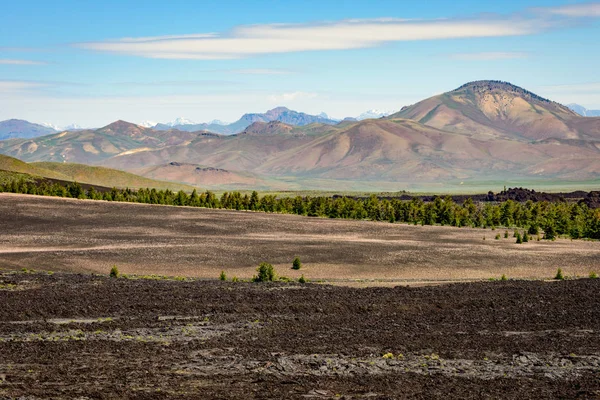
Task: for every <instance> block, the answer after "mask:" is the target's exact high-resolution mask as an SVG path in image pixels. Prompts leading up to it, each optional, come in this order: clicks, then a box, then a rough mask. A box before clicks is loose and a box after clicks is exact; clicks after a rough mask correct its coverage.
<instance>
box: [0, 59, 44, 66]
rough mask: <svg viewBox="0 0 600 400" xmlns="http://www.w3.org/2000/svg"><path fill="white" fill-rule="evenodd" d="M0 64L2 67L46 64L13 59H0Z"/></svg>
mask: <svg viewBox="0 0 600 400" xmlns="http://www.w3.org/2000/svg"><path fill="white" fill-rule="evenodd" d="M0 64H3V65H46V64H47V63H45V62H42V61H32V60H14V59H7V58H0Z"/></svg>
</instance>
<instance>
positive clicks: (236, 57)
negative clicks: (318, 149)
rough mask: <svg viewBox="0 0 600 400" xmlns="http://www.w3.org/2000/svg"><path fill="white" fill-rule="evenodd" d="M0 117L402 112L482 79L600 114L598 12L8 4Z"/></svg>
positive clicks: (578, 6)
mask: <svg viewBox="0 0 600 400" xmlns="http://www.w3.org/2000/svg"><path fill="white" fill-rule="evenodd" d="M2 12H3V24H2V25H0V120H2V119H8V118H23V119H27V120H30V121H34V122H49V123H53V124H56V125H59V126H61V125H67V124H71V123H77V124H80V125H83V126H90V127H92V126H102V125H105V124H107V123H110V122H112V121H114V120H116V119H124V120H128V121H132V122H138V123H139V122H142V121H146V120H151V121H155V122H165V121H169V120H172V119H174V118H176V117H179V116H183V117H186V118H188V119H191V120H194V121H198V122H203V121H208V120H212V119H221V120H225V121H234V120H236V119H237V118H239V116H240V115H241V114H243V113H245V112H264V111H266V110H267V109H270V108H273V107H275V106H278V105H285V106H288V107H290V108H293V109H297V110H300V111H305V112H309V113H319V112H326V113H328V114H329V115H331V116H333V117H338V118H342V117H345V116H356V115H358V114H360V113H361V112H363V111H366V110H367V109H372V108H378V109H387V110H397V109H400V108H401V107H402V106H404V105H409V104H412V103H414V102H416V101H419V100H421V99H423V98H426V97H429V96H431V95H434V94H437V93H441V92H444V91H448V90H452V89H454V88H455V87H458V86H460V85H461V84H463V83H465V82H468V81H472V80H478V79H499V80H506V81H510V82H512V83H515V84H517V85H519V86H522V87H525V88H527V89H529V90H532V91H535V92H537V93H538V94H540V95H542V96H544V97H548V98H551V99H553V100H556V101H560V102H563V103H570V102H576V103H579V104H582V105H584V106H586V107H587V108H591V109H593V108H597V109H600V73H598V65H599V62H600V44H599V40H598V38H600V2H580V1H503V2H482V1H456V2H448V1H428V2H413V1H411V2H403V1H368V2H367V1H344V2H340V1H324V0H321V1H302V2H292V1H260V2H259V1H254V2H253V1H220V2H214V1H196V2H190V1H168V2H167V1H160V2H159V1H127V2H123V1H102V2H99V1H98V2H91V1H48V0H46V1H26V0H23V1H18V2H13V1H4V2H3V4H2Z"/></svg>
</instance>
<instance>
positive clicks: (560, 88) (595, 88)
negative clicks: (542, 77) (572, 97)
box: [541, 82, 600, 94]
mask: <svg viewBox="0 0 600 400" xmlns="http://www.w3.org/2000/svg"><path fill="white" fill-rule="evenodd" d="M541 88H542V89H543V90H544V91H545V92H547V93H556V94H585V93H594V94H600V82H588V83H573V84H565V85H547V86H541Z"/></svg>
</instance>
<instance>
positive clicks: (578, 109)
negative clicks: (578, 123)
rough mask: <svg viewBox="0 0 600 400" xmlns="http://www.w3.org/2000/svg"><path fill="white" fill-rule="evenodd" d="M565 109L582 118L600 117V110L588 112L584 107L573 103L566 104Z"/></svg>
mask: <svg viewBox="0 0 600 400" xmlns="http://www.w3.org/2000/svg"><path fill="white" fill-rule="evenodd" d="M567 107H569V108H570V109H571V110H573V111H575V112H576V113H577V114H579V115H581V116H582V117H600V110H588V109H587V108H585V107H584V106H582V105H579V104H575V103H571V104H567Z"/></svg>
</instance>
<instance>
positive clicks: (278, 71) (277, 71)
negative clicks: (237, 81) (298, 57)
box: [227, 68, 292, 75]
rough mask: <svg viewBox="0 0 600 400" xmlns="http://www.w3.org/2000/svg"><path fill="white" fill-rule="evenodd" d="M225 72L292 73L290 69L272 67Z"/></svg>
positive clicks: (250, 73)
mask: <svg viewBox="0 0 600 400" xmlns="http://www.w3.org/2000/svg"><path fill="white" fill-rule="evenodd" d="M227 72H229V73H232V74H242V75H288V74H291V73H292V71H290V70H287V69H274V68H251V69H231V70H228V71H227Z"/></svg>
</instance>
